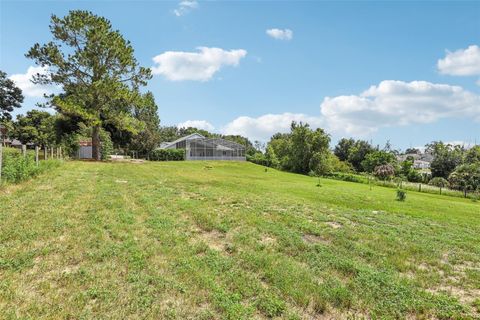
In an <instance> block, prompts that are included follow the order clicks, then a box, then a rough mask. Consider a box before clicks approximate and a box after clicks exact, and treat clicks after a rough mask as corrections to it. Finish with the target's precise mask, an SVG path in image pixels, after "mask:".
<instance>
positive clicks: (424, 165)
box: [397, 153, 433, 169]
mask: <svg viewBox="0 0 480 320" xmlns="http://www.w3.org/2000/svg"><path fill="white" fill-rule="evenodd" d="M409 158H410V159H412V158H413V167H414V168H415V169H430V163H431V162H432V160H433V155H432V154H430V153H407V154H401V155H399V156H397V161H400V162H401V161H405V160H407V159H409Z"/></svg>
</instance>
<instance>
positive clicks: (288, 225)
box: [0, 162, 480, 319]
mask: <svg viewBox="0 0 480 320" xmlns="http://www.w3.org/2000/svg"><path fill="white" fill-rule="evenodd" d="M316 183H317V180H316V179H314V178H310V177H306V176H299V175H294V174H289V173H283V172H278V171H275V170H271V169H270V170H268V171H267V172H265V171H264V168H263V167H259V166H256V165H253V164H249V163H227V162H208V163H205V162H177V163H172V162H167V163H146V164H125V163H85V162H69V163H66V164H65V165H63V166H62V167H61V168H58V169H56V170H54V171H53V172H51V173H49V174H48V175H43V176H41V177H39V178H38V179H36V180H33V181H30V182H28V183H24V184H21V185H19V186H11V187H8V188H7V189H6V190H4V191H0V221H1V223H0V318H6V319H9V318H12V319H13V318H32V319H52V318H56V319H57V318H114V319H125V318H130V319H135V318H138V319H146V318H150V319H159V318H163V319H187V318H190V319H226V318H230V319H240V318H245V319H249V318H267V317H278V318H281V319H312V318H319V319H321V318H346V317H355V318H362V317H368V318H384V319H389V318H406V317H410V318H428V319H429V318H445V319H447V318H448V319H450V318H475V317H478V315H479V313H478V311H479V310H478V309H479V308H480V300H479V299H478V297H479V296H480V289H479V288H480V203H474V202H472V201H470V200H464V199H459V198H452V197H442V196H438V195H431V194H422V193H415V192H409V193H408V196H407V201H406V202H398V201H395V200H394V199H395V190H392V189H390V188H382V187H374V188H373V189H372V190H369V187H368V186H366V185H362V184H356V183H348V182H342V181H335V180H326V179H323V180H322V186H321V187H316Z"/></svg>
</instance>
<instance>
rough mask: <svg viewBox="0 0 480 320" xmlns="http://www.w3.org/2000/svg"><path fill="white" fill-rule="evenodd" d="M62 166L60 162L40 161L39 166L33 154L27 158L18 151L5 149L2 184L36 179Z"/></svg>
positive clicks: (29, 154)
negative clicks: (41, 174) (45, 172)
mask: <svg viewBox="0 0 480 320" xmlns="http://www.w3.org/2000/svg"><path fill="white" fill-rule="evenodd" d="M59 164H60V162H59V161H58V160H47V161H40V164H39V166H37V165H36V163H35V158H34V155H33V154H32V153H28V154H27V156H25V157H24V156H23V154H22V153H21V152H20V150H18V149H12V148H4V149H3V163H2V183H3V182H4V181H5V182H7V183H18V182H21V181H25V180H27V179H29V178H32V177H35V176H37V175H38V174H40V173H42V172H44V171H48V170H51V169H52V168H54V167H57V166H58V165H59Z"/></svg>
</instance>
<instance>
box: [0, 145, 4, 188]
mask: <svg viewBox="0 0 480 320" xmlns="http://www.w3.org/2000/svg"><path fill="white" fill-rule="evenodd" d="M2 160H3V143H0V185H1V184H2V162H3V161H2Z"/></svg>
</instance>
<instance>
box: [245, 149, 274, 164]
mask: <svg viewBox="0 0 480 320" xmlns="http://www.w3.org/2000/svg"><path fill="white" fill-rule="evenodd" d="M247 161H250V162H253V163H255V164H259V165H261V166H269V160H268V159H267V158H266V157H265V155H264V154H263V153H261V152H256V153H255V154H254V155H247ZM277 165H278V164H277Z"/></svg>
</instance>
